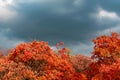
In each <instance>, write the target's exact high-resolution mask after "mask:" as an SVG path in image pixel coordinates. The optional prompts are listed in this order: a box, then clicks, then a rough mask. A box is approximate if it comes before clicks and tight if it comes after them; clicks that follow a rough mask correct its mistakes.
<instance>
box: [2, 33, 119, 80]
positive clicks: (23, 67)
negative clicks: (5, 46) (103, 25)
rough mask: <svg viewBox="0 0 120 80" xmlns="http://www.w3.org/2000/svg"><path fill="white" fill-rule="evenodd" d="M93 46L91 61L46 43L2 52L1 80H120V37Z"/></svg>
mask: <svg viewBox="0 0 120 80" xmlns="http://www.w3.org/2000/svg"><path fill="white" fill-rule="evenodd" d="M93 42H94V44H95V46H94V51H93V53H92V56H91V58H92V59H91V58H90V57H87V56H84V55H81V54H76V55H71V54H70V50H69V49H68V48H66V47H65V48H64V47H63V45H64V43H63V42H60V43H57V44H56V48H57V51H54V50H53V49H51V47H50V46H49V45H48V43H47V42H44V41H33V42H28V43H22V44H20V45H18V46H17V47H15V48H14V49H13V50H10V51H9V52H8V54H7V55H6V56H4V55H3V54H2V53H3V52H2V51H0V80H120V35H119V34H117V33H112V34H111V36H107V35H103V36H99V37H97V38H96V39H94V40H93Z"/></svg>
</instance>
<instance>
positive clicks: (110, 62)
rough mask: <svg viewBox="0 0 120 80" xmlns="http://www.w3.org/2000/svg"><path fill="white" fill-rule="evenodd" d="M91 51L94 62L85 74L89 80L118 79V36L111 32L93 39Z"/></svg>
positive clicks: (119, 68)
mask: <svg viewBox="0 0 120 80" xmlns="http://www.w3.org/2000/svg"><path fill="white" fill-rule="evenodd" d="M93 42H94V44H95V46H94V51H93V53H92V58H93V59H94V62H95V63H94V64H91V65H90V67H89V68H90V69H89V70H87V71H86V72H87V75H88V77H89V79H90V80H91V79H92V80H113V79H114V80H120V36H119V34H117V33H112V34H111V36H107V35H103V36H100V37H98V38H96V39H94V40H93Z"/></svg>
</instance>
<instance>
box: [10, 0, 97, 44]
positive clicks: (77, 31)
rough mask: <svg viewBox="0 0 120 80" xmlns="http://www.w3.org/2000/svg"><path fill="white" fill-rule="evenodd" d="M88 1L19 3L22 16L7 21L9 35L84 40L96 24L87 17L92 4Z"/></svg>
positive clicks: (68, 40) (92, 9) (73, 40)
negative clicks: (11, 21)
mask: <svg viewBox="0 0 120 80" xmlns="http://www.w3.org/2000/svg"><path fill="white" fill-rule="evenodd" d="M90 3H92V2H90ZM90 3H89V2H85V3H83V4H82V3H80V4H81V5H82V6H81V5H78V4H79V2H78V3H77V4H74V1H73V0H70V1H61V2H59V3H58V2H56V3H54V4H53V3H47V2H46V3H43V4H41V3H34V4H29V3H28V4H27V3H26V4H25V3H24V4H20V5H19V6H20V8H19V12H20V13H21V14H22V15H23V16H24V17H23V18H22V19H21V20H19V21H18V22H15V24H12V25H11V26H12V27H11V29H12V33H13V34H14V36H13V37H17V38H22V39H25V40H28V39H34V38H36V39H39V40H46V41H55V42H59V41H64V42H76V41H85V40H86V39H89V38H90V36H91V35H92V33H93V31H94V30H96V28H95V26H96V24H95V23H94V21H93V20H92V19H91V18H90V17H89V14H90V13H92V12H93V11H95V9H96V8H95V5H94V6H93V5H91V4H90ZM76 5H77V6H76Z"/></svg>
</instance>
